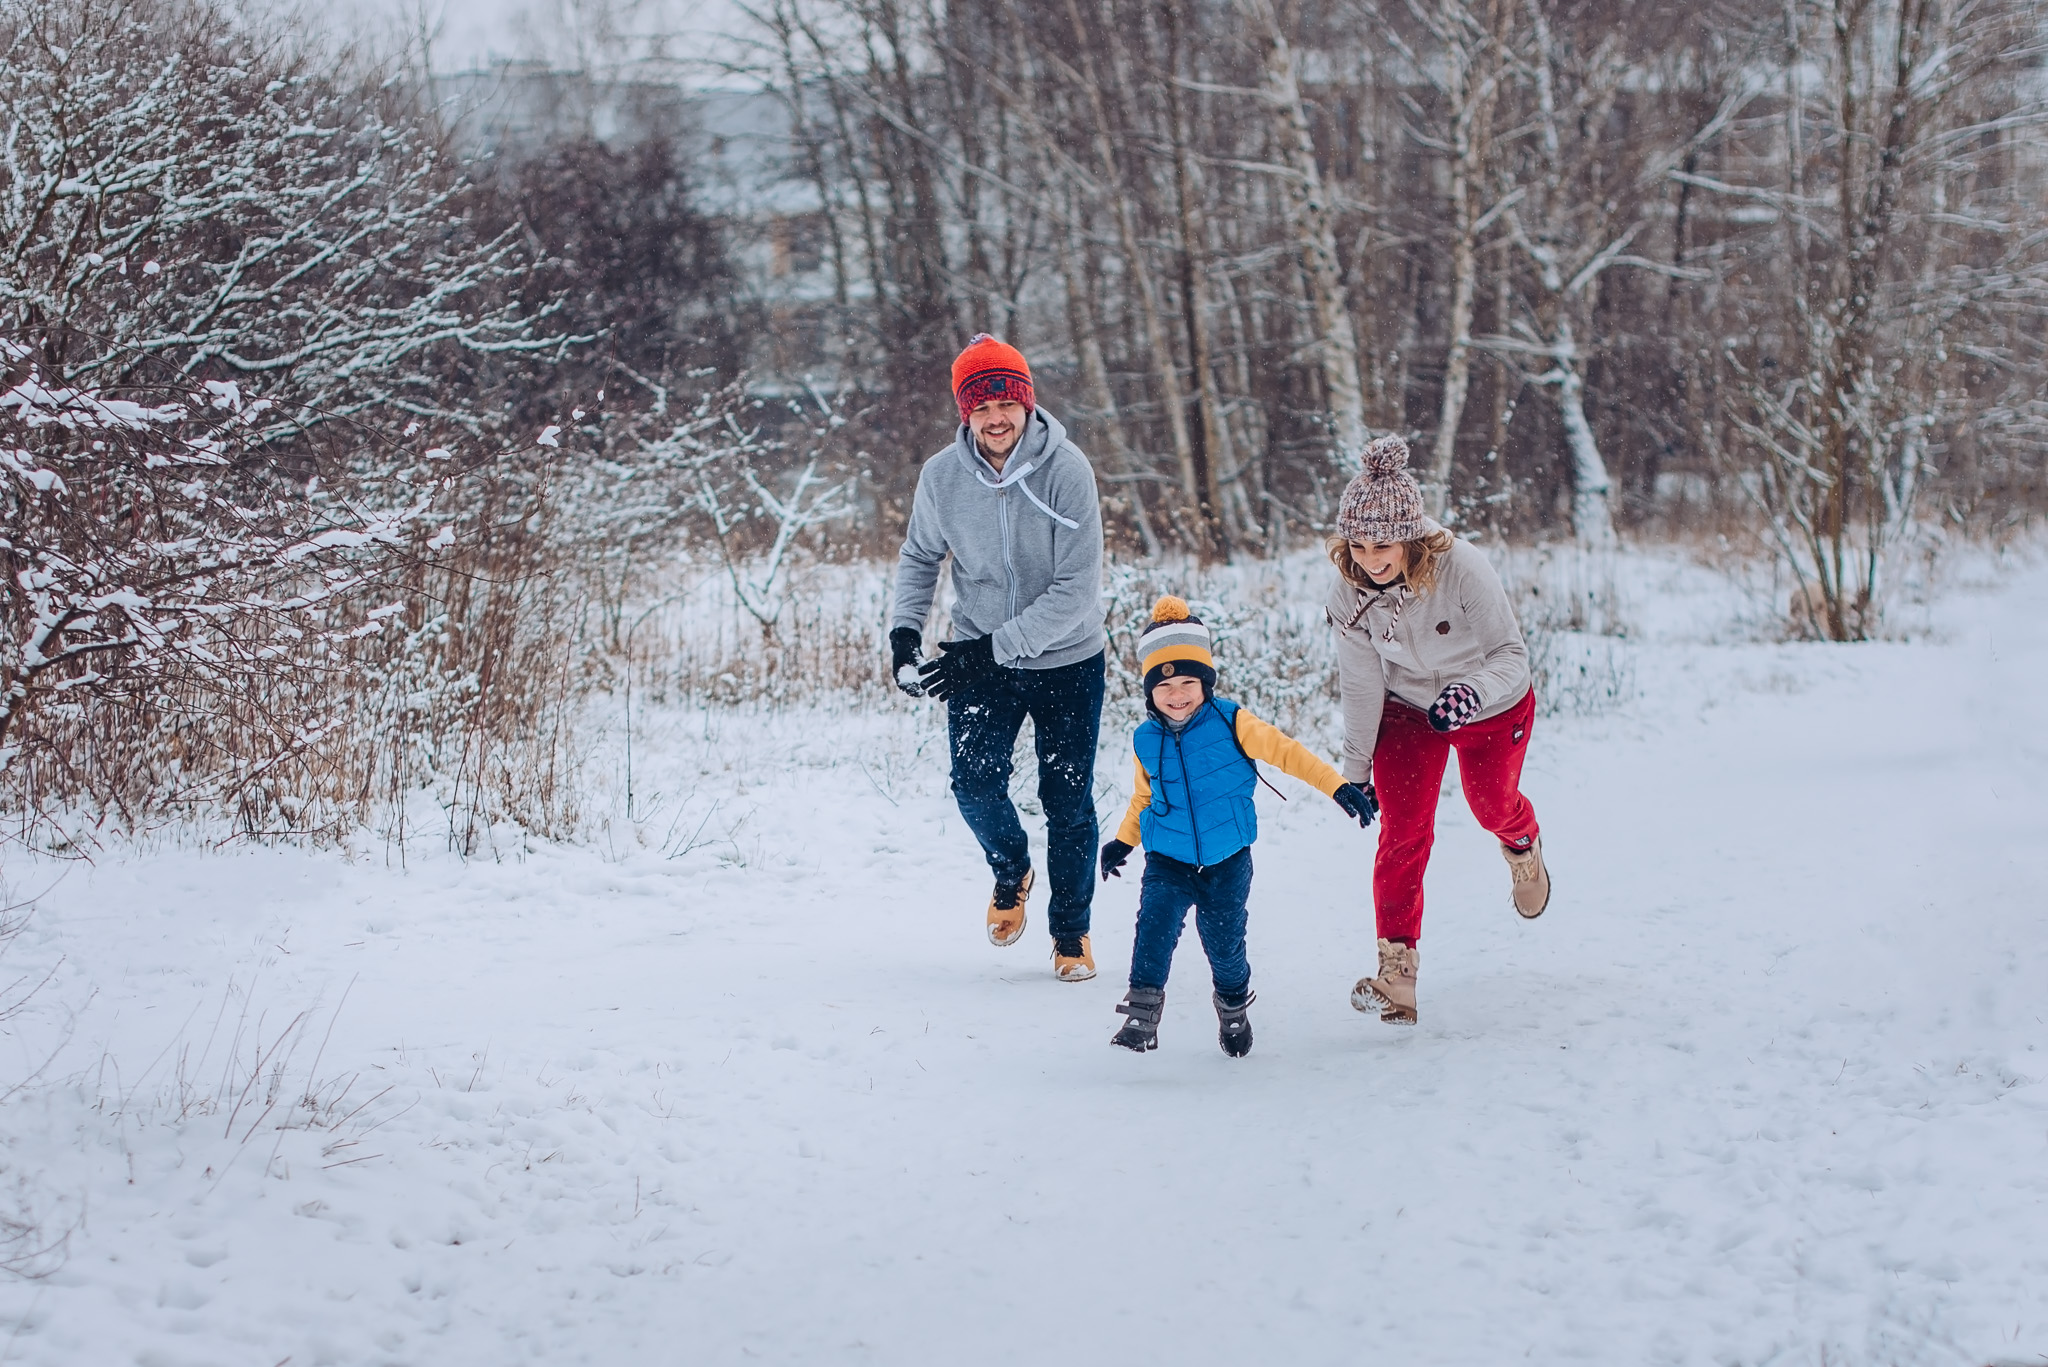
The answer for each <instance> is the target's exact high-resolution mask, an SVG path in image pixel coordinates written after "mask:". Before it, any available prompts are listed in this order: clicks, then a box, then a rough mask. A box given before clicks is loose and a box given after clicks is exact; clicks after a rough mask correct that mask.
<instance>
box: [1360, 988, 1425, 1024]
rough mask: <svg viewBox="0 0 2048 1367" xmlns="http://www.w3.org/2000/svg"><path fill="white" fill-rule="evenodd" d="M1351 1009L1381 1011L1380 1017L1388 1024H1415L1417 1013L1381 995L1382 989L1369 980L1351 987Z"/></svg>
mask: <svg viewBox="0 0 2048 1367" xmlns="http://www.w3.org/2000/svg"><path fill="white" fill-rule="evenodd" d="M1351 1009H1352V1010H1354V1011H1365V1012H1373V1011H1377V1012H1379V1013H1380V1019H1381V1020H1382V1021H1384V1022H1386V1023H1387V1024H1388V1025H1413V1024H1415V1018H1416V1013H1415V1012H1414V1011H1411V1010H1409V1009H1408V1008H1407V1007H1405V1006H1396V1005H1394V1003H1393V1002H1392V1001H1391V1000H1389V999H1388V998H1386V997H1384V996H1382V995H1380V990H1379V989H1378V988H1376V987H1374V986H1373V985H1372V984H1371V983H1369V982H1361V983H1359V985H1358V986H1356V987H1354V988H1352V989H1351Z"/></svg>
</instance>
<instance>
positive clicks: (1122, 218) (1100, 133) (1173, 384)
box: [1067, 0, 1215, 559]
mask: <svg viewBox="0 0 2048 1367" xmlns="http://www.w3.org/2000/svg"><path fill="white" fill-rule="evenodd" d="M1067 19H1068V22H1069V23H1071V24H1072V25H1073V29H1074V46H1075V48H1076V53H1077V56H1078V57H1079V60H1080V63H1081V78H1082V85H1083V87H1084V89H1085V91H1086V93H1087V96H1088V104H1089V112H1090V113H1091V114H1092V115H1093V116H1094V143H1095V155H1096V160H1097V161H1098V163H1099V164H1100V166H1101V168H1102V177H1103V181H1104V183H1105V184H1107V185H1110V186H1119V185H1123V184H1124V183H1125V182H1124V177H1123V173H1122V171H1121V169H1120V168H1119V167H1118V166H1117V160H1116V146H1115V144H1114V143H1113V142H1112V141H1111V127H1110V121H1109V109H1108V106H1107V105H1106V104H1105V103H1104V101H1103V98H1102V80H1101V77H1100V75H1099V73H1098V72H1097V70H1096V66H1095V58H1094V55H1093V54H1094V42H1095V40H1094V37H1093V36H1092V35H1091V34H1090V33H1089V32H1088V26H1087V24H1086V22H1085V21H1084V20H1083V19H1082V17H1081V8H1080V5H1079V3H1078V0H1067ZM1111 21H1112V24H1113V23H1114V16H1111ZM1132 200H1133V197H1132V195H1130V194H1128V193H1124V194H1118V193H1112V194H1111V195H1110V201H1111V205H1112V207H1113V208H1114V210H1115V214H1116V227H1117V237H1118V240H1119V241H1120V242H1121V244H1122V246H1123V253H1124V263H1125V265H1126V267H1127V268H1128V269H1129V271H1130V274H1131V295H1132V297H1133V301H1134V302H1135V303H1136V304H1137V306H1138V319H1139V322H1140V324H1141V325H1142V326H1143V328H1144V330H1145V347H1146V350H1147V351H1149V352H1150V353H1151V358H1152V373H1153V376H1154V378H1155V380H1156V381H1157V383H1158V385H1159V399H1160V402H1161V404H1163V405H1164V407H1165V409H1166V426H1167V433H1168V435H1169V437H1170V438H1171V440H1172V442H1173V455H1174V460H1175V462H1176V463H1177V464H1178V465H1179V467H1180V473H1181V485H1182V488H1183V490H1184V491H1185V492H1186V494H1187V500H1188V506H1189V507H1190V508H1191V509H1195V510H1197V516H1196V517H1194V518H1192V519H1189V520H1187V521H1186V522H1184V523H1183V524H1182V527H1181V534H1182V537H1183V539H1184V540H1185V541H1186V542H1187V544H1188V545H1189V546H1192V547H1193V548H1194V549H1195V550H1196V551H1197V552H1198V553H1199V554H1200V555H1201V556H1202V557H1203V558H1205V559H1206V558H1207V557H1208V556H1210V555H1212V554H1214V553H1215V546H1214V543H1213V541H1212V540H1211V538H1210V536H1209V534H1208V524H1207V521H1206V519H1204V518H1202V517H1201V516H1200V515H1199V509H1200V508H1201V506H1202V502H1203V495H1202V479H1201V475H1200V472H1199V471H1198V470H1197V469H1196V466H1195V449H1194V440H1193V438H1192V437H1191V436H1190V435H1189V432H1188V415H1187V406H1186V402H1185V400H1184V399H1183V398H1182V395H1181V387H1180V376H1179V375H1178V374H1176V373H1175V371H1174V364H1173V356H1174V352H1173V341H1172V339H1171V338H1170V337H1168V336H1167V333H1166V323H1165V320H1164V319H1162V318H1161V317H1160V313H1159V293H1158V290H1157V288H1156V287H1155V286H1154V284H1153V280H1152V271H1151V267H1150V266H1149V265H1148V264H1147V262H1146V259H1145V252H1144V249H1143V247H1142V246H1141V245H1140V243H1139V240H1138V223H1137V215H1136V211H1135V206H1134V204H1133V202H1132Z"/></svg>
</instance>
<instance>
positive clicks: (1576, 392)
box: [1543, 318, 1614, 549]
mask: <svg viewBox="0 0 2048 1367" xmlns="http://www.w3.org/2000/svg"><path fill="white" fill-rule="evenodd" d="M1550 356H1551V361H1552V363H1553V369H1552V370H1551V372H1550V373H1549V374H1548V375H1546V376H1544V377H1543V378H1544V380H1545V381H1546V382H1547V383H1549V384H1551V385H1553V386H1555V387H1556V389H1557V416H1558V418H1559V420H1560V421H1561V422H1563V424H1564V440H1565V447H1566V449H1567V450H1569V451H1570V452H1571V456H1572V536H1573V538H1574V539H1575V540H1577V541H1578V543H1579V544H1580V545H1581V546H1586V547H1590V548H1594V549H1605V548H1608V547H1611V546H1613V545H1614V517H1613V514H1612V512H1611V510H1610V508H1609V506H1608V501H1607V493H1608V488H1609V480H1608V478H1607V462H1606V461H1604V460H1602V459H1601V458H1600V443H1599V442H1598V441H1596V440H1595V439H1594V437H1593V425H1592V424H1591V423H1589V422H1587V421H1586V401H1585V388H1586V383H1585V379H1584V377H1583V376H1581V375H1580V374H1579V355H1578V350H1577V348H1576V346H1575V345H1574V343H1573V339H1572V325H1571V321H1570V320H1569V319H1567V318H1559V319H1558V320H1557V331H1556V333H1555V334H1554V336H1553V338H1552V342H1551V352H1550Z"/></svg>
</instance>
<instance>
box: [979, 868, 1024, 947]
mask: <svg viewBox="0 0 2048 1367" xmlns="http://www.w3.org/2000/svg"><path fill="white" fill-rule="evenodd" d="M1030 896H1031V870H1029V869H1026V870H1024V881H1023V882H1021V883H1019V884H1017V885H1016V886H1015V887H1004V886H1003V885H1002V884H1001V883H998V884H996V890H995V894H994V895H993V896H992V897H990V898H989V899H988V942H989V943H990V944H992V945H1014V944H1016V943H1017V941H1018V940H1019V939H1020V938H1021V937H1022V936H1023V934H1024V903H1025V902H1026V901H1027V900H1029V898H1030Z"/></svg>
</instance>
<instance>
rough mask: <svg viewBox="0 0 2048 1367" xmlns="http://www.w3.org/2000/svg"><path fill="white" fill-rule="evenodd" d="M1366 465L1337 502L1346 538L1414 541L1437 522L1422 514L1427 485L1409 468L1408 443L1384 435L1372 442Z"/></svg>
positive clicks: (1341, 533)
mask: <svg viewBox="0 0 2048 1367" xmlns="http://www.w3.org/2000/svg"><path fill="white" fill-rule="evenodd" d="M1364 464H1365V469H1363V470H1361V471H1360V472H1359V474H1358V477H1357V478H1356V479H1354V480H1352V481H1351V483H1350V484H1348V485H1347V486H1345V489H1344V497H1343V498H1342V499H1340V500H1339V501H1338V503H1337V535H1339V536H1341V537H1343V538H1344V539H1345V540H1346V541H1351V542H1358V543H1367V542H1374V541H1413V540H1415V539H1416V538H1417V537H1419V536H1424V535H1426V534H1427V533H1428V532H1429V530H1430V529H1431V528H1432V527H1434V526H1435V525H1436V524H1435V523H1433V522H1431V521H1430V520H1429V519H1428V518H1426V517H1424V516H1423V515H1422V488H1421V486H1420V485H1418V484H1417V483H1416V482H1415V476H1413V475H1411V474H1409V473H1408V443H1407V442H1405V441H1402V440H1401V439H1400V438H1399V437H1379V438H1377V439H1375V440H1373V441H1370V442H1368V443H1366V447H1365V454H1364Z"/></svg>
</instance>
